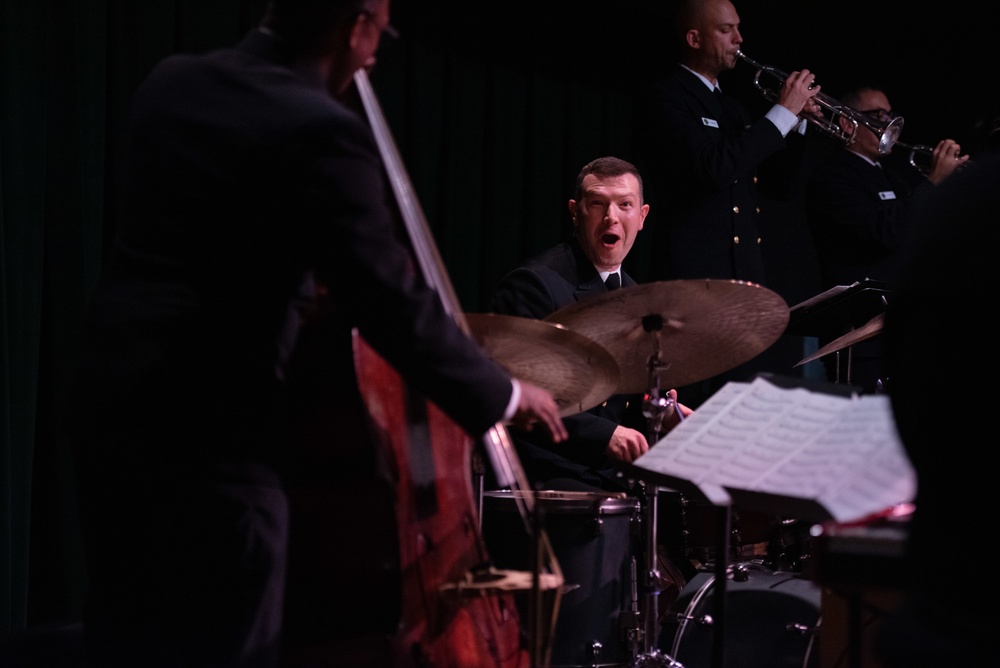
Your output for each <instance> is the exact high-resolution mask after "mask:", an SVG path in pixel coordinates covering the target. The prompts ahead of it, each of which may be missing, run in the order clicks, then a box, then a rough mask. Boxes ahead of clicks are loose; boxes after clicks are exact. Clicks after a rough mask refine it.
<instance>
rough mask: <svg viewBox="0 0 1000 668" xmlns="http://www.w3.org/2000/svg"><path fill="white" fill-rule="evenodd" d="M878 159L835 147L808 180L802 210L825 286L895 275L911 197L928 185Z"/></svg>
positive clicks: (888, 278) (890, 280) (919, 194)
mask: <svg viewBox="0 0 1000 668" xmlns="http://www.w3.org/2000/svg"><path fill="white" fill-rule="evenodd" d="M880 162H883V163H884V164H883V165H882V167H878V166H875V165H872V164H871V163H869V162H868V161H866V160H865V159H864V158H862V157H861V156H859V155H857V154H855V153H852V152H851V151H848V150H838V151H836V152H834V153H833V154H832V155H831V156H830V158H829V159H828V160H826V161H825V162H824V163H823V164H821V165H820V166H818V167H817V168H816V170H815V171H814V172H813V174H812V176H811V178H810V180H809V185H808V187H807V191H806V211H807V214H808V217H809V229H810V232H811V234H812V237H813V241H814V242H815V244H816V253H817V256H818V258H819V262H820V271H821V274H822V280H823V289H824V290H825V289H827V288H831V287H833V286H835V285H850V284H852V283H854V282H855V281H860V280H863V279H865V278H870V279H873V280H877V281H883V282H886V283H889V284H892V283H895V282H896V280H897V278H898V275H899V271H900V253H899V251H900V249H901V248H902V247H903V245H904V244H905V242H906V238H907V236H908V234H909V228H910V227H911V225H912V223H911V221H910V219H911V217H912V215H911V214H912V212H913V210H914V207H915V206H917V204H915V202H919V201H920V198H921V197H923V196H925V195H926V192H927V191H928V189H930V188H931V184H930V182H929V181H927V180H926V179H921V180H920V181H918V182H917V184H916V186H915V187H913V186H912V185H911V181H910V180H909V179H907V177H906V175H905V174H902V173H900V172H898V171H897V168H896V166H895V164H894V163H893V162H891V161H888V160H884V161H880Z"/></svg>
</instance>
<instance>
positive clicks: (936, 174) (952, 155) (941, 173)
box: [927, 139, 969, 185]
mask: <svg viewBox="0 0 1000 668" xmlns="http://www.w3.org/2000/svg"><path fill="white" fill-rule="evenodd" d="M961 152H962V148H961V147H960V146H959V145H958V142H956V141H955V140H954V139H942V140H941V141H939V142H938V144H937V146H935V147H934V150H933V151H932V152H931V166H930V168H929V169H928V170H927V180H928V181H930V182H931V183H933V184H935V185H937V184H939V183H941V182H942V181H944V180H945V179H946V178H948V177H949V176H951V174H952V172H954V171H955V170H956V169H958V168H959V167H961V166H962V165H964V164H965V163H966V162H968V161H969V156H968V155H961Z"/></svg>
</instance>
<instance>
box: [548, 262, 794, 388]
mask: <svg viewBox="0 0 1000 668" xmlns="http://www.w3.org/2000/svg"><path fill="white" fill-rule="evenodd" d="M545 321H546V322H555V323H560V324H562V325H564V326H565V327H567V328H569V329H571V330H573V331H575V332H579V333H581V334H583V335H585V336H588V337H590V338H591V339H593V340H594V341H596V342H597V343H599V344H601V345H602V346H604V347H605V348H606V349H607V350H608V352H610V353H611V355H612V356H613V357H614V358H615V361H617V362H618V368H619V370H620V381H619V384H618V392H621V393H635V392H643V391H645V390H646V389H650V374H649V368H650V367H649V361H650V357H651V356H654V355H655V354H656V353H657V351H659V353H660V358H659V359H660V360H661V367H660V371H659V381H660V384H659V386H660V387H662V388H664V389H667V388H673V387H679V386H681V385H688V384H690V383H695V382H698V381H700V380H704V379H706V378H710V377H712V376H715V375H717V374H720V373H723V372H724V371H728V370H730V369H733V368H735V367H736V366H738V365H740V364H742V363H743V362H746V361H748V360H750V359H752V358H753V357H755V356H756V355H757V354H758V353H760V352H762V351H763V350H764V349H766V348H767V347H769V346H770V345H771V344H772V343H774V342H775V341H776V340H777V339H778V337H779V336H781V334H782V332H783V331H784V329H785V326H786V325H787V324H788V304H786V303H785V300H784V299H782V298H781V297H780V296H778V295H777V294H776V293H774V292H772V291H771V290H768V289H767V288H764V287H762V286H760V285H757V284H755V283H747V282H742V281H729V280H720V279H695V280H678V281H660V282H656V283H646V284H643V285H639V286H636V287H631V288H626V289H623V290H614V291H612V292H607V293H602V294H600V295H598V296H596V297H592V298H589V299H586V300H583V301H580V302H577V303H576V304H572V305H570V306H566V307H563V308H561V309H559V310H558V311H556V312H555V313H553V314H551V315H550V316H548V317H547V318H545ZM657 327H659V329H657ZM654 359H655V357H654Z"/></svg>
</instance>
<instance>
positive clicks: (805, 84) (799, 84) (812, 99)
mask: <svg viewBox="0 0 1000 668" xmlns="http://www.w3.org/2000/svg"><path fill="white" fill-rule="evenodd" d="M819 92H820V86H819V84H817V83H816V77H815V76H814V75H813V74H812V72H810V71H809V70H806V69H803V70H800V71H798V72H792V73H790V74H789V75H788V77H787V78H786V79H785V81H784V82H783V83H782V85H781V88H780V89H779V90H778V99H777V103H778V104H780V105H781V106H783V107H784V108H785V109H788V110H789V111H790V112H792V113H793V114H795V115H796V116H802V115H807V116H813V117H814V118H822V112H823V110H822V108H821V107H820V105H819V103H818V102H817V101H816V96H817V95H818V94H819Z"/></svg>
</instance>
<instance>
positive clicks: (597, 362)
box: [465, 313, 618, 417]
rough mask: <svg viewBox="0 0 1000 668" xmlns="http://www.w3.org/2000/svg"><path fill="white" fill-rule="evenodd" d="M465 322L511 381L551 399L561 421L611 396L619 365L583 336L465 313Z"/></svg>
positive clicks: (529, 322) (546, 324)
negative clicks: (543, 392)
mask: <svg viewBox="0 0 1000 668" xmlns="http://www.w3.org/2000/svg"><path fill="white" fill-rule="evenodd" d="M465 318H466V321H467V322H468V324H469V330H470V333H471V334H472V336H473V338H475V339H476V341H478V342H479V344H480V345H481V346H482V347H483V348H485V349H486V352H488V353H489V354H490V356H492V357H493V359H495V360H496V361H497V362H499V363H500V365H502V366H503V367H504V368H506V369H507V370H508V371H509V372H510V373H511V375H513V376H515V377H517V378H521V379H523V380H526V381H528V382H530V383H534V384H535V385H538V386H539V387H542V388H545V389H546V390H548V391H549V392H551V393H552V396H553V397H554V398H555V400H556V404H558V406H559V408H560V415H562V416H563V417H566V416H567V415H574V414H576V413H580V412H582V411H585V410H587V409H589V408H593V407H594V406H596V405H597V404H599V403H601V402H602V401H604V400H605V399H607V398H608V397H609V396H611V395H612V394H614V392H615V387H616V386H617V385H618V364H617V363H616V362H615V359H614V357H612V356H611V353H609V352H608V351H607V350H605V349H604V348H603V347H601V346H600V345H599V344H598V343H596V342H594V341H592V340H591V339H589V338H587V337H586V336H585V335H583V334H580V333H579V332H574V331H571V330H569V329H567V328H565V327H562V326H560V325H557V324H555V323H551V322H543V321H541V320H535V319H532V318H519V317H517V316H512V315H499V314H496V313H467V314H466V315H465Z"/></svg>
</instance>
